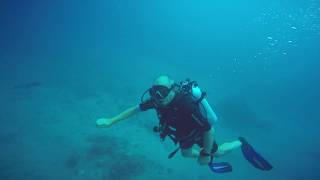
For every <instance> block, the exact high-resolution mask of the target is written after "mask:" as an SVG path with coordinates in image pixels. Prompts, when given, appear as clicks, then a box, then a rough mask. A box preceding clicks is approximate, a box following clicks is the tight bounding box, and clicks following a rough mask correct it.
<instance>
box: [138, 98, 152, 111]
mask: <svg viewBox="0 0 320 180" xmlns="http://www.w3.org/2000/svg"><path fill="white" fill-rule="evenodd" d="M153 108H155V106H154V102H153V100H152V99H148V100H146V101H144V102H141V103H140V104H139V109H140V111H147V110H149V109H153Z"/></svg>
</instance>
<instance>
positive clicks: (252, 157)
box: [239, 137, 273, 171]
mask: <svg viewBox="0 0 320 180" xmlns="http://www.w3.org/2000/svg"><path fill="white" fill-rule="evenodd" d="M239 140H240V142H241V143H242V146H241V151H242V154H243V156H244V158H245V159H246V160H247V161H249V162H250V163H251V164H252V165H253V166H254V167H255V168H258V169H260V170H262V171H270V170H271V169H272V168H273V166H272V165H271V164H270V163H269V162H268V161H267V160H266V159H264V158H263V157H262V156H261V155H260V154H259V153H257V152H256V151H255V150H254V149H253V147H252V146H251V145H250V144H249V143H248V142H247V140H246V139H245V138H243V137H239Z"/></svg>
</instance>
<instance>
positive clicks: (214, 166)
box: [208, 162, 232, 173]
mask: <svg viewBox="0 0 320 180" xmlns="http://www.w3.org/2000/svg"><path fill="white" fill-rule="evenodd" d="M208 166H209V168H210V169H211V171H213V172H215V173H227V172H231V171H232V166H231V164H229V163H227V162H218V163H209V164H208Z"/></svg>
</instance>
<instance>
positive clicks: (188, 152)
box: [181, 147, 199, 158]
mask: <svg viewBox="0 0 320 180" xmlns="http://www.w3.org/2000/svg"><path fill="white" fill-rule="evenodd" d="M181 154H182V156H183V157H186V158H198V157H199V151H197V150H196V149H195V148H193V147H190V148H187V149H181Z"/></svg>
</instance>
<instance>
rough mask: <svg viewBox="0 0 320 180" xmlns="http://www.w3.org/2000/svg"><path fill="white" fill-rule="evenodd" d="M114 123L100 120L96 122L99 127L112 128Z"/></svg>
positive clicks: (109, 120)
mask: <svg viewBox="0 0 320 180" xmlns="http://www.w3.org/2000/svg"><path fill="white" fill-rule="evenodd" d="M112 123H113V120H112V119H107V118H100V119H98V120H97V121H96V125H97V127H110V126H111V125H112Z"/></svg>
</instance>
